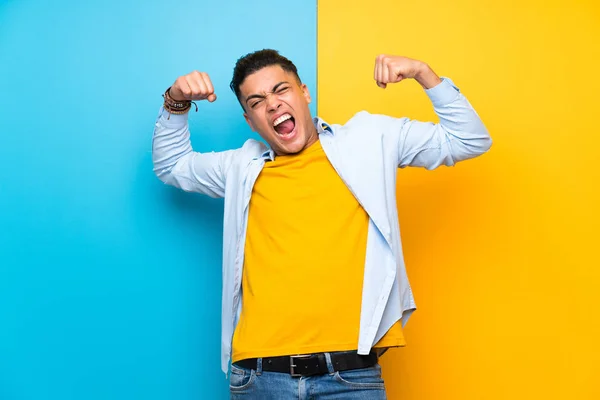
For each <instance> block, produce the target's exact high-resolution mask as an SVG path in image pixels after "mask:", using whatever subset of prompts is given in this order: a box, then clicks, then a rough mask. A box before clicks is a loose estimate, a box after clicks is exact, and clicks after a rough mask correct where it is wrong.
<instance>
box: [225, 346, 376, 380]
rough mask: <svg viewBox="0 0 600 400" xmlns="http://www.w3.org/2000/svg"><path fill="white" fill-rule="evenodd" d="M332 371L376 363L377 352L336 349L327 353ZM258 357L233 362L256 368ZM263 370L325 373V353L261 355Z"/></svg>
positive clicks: (243, 366) (327, 371)
mask: <svg viewBox="0 0 600 400" xmlns="http://www.w3.org/2000/svg"><path fill="white" fill-rule="evenodd" d="M329 354H330V355H331V363H332V364H333V370H334V371H347V370H351V369H359V368H368V367H372V366H374V365H375V364H377V358H378V357H377V353H375V351H371V353H369V354H368V355H359V354H358V353H357V352H356V350H355V351H338V352H333V353H329ZM257 363H258V359H256V358H247V359H245V360H240V361H237V362H235V363H234V364H235V365H236V366H238V367H242V368H247V369H254V370H256V369H257ZM262 369H263V371H270V372H283V373H286V374H290V375H291V376H293V377H300V376H310V375H319V374H327V373H329V370H328V369H327V361H326V359H325V353H315V354H305V355H296V356H280V357H263V359H262Z"/></svg>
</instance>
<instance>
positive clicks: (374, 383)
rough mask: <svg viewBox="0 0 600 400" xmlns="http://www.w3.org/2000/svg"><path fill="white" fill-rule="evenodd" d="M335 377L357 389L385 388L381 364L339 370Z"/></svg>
mask: <svg viewBox="0 0 600 400" xmlns="http://www.w3.org/2000/svg"><path fill="white" fill-rule="evenodd" d="M334 378H335V380H336V381H338V382H340V383H342V384H344V385H346V386H349V387H354V388H357V389H385V384H384V382H383V378H382V377H381V367H380V366H379V364H376V365H375V366H373V367H369V368H361V369H352V370H348V371H337V372H336V373H335V374H334Z"/></svg>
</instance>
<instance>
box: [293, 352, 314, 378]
mask: <svg viewBox="0 0 600 400" xmlns="http://www.w3.org/2000/svg"><path fill="white" fill-rule="evenodd" d="M310 356H311V355H310V354H297V355H295V356H290V375H291V376H292V378H299V377H301V376H302V374H297V373H296V371H295V370H294V368H296V366H297V365H296V364H294V360H295V359H296V358H308V357H310Z"/></svg>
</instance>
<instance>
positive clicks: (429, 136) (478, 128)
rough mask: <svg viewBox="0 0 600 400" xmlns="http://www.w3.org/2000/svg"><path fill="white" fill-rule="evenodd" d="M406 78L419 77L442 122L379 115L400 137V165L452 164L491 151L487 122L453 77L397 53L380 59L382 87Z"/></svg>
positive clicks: (377, 76)
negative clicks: (442, 74) (446, 76)
mask: <svg viewBox="0 0 600 400" xmlns="http://www.w3.org/2000/svg"><path fill="white" fill-rule="evenodd" d="M403 79H415V80H416V81H417V82H418V83H419V84H420V85H421V86H422V87H423V88H424V89H425V92H426V93H427V95H428V96H429V98H430V100H431V102H432V104H433V107H434V110H435V112H436V114H437V115H438V117H439V120H440V122H439V123H438V124H434V123H430V122H419V121H411V120H409V119H407V118H400V119H398V118H391V117H385V116H380V117H379V118H380V121H379V122H380V123H381V124H383V125H384V129H385V131H386V132H389V134H391V135H394V137H395V139H396V140H397V145H398V166H399V167H406V166H417V167H424V168H427V169H434V168H437V167H439V166H440V165H447V166H451V165H454V164H455V163H456V162H458V161H463V160H467V159H470V158H473V157H476V156H478V155H481V154H483V153H485V152H486V151H487V150H489V148H490V146H491V144H492V140H491V138H490V135H489V133H488V132H487V130H486V128H485V126H484V124H483V122H482V121H481V119H480V118H479V116H478V115H477V113H476V112H475V110H474V109H473V107H472V106H471V105H470V104H469V102H468V101H467V99H466V98H465V97H464V96H463V95H462V94H461V93H460V92H459V90H458V88H456V87H455V86H454V85H453V83H452V82H451V81H450V80H449V79H443V80H441V79H440V78H439V77H438V76H437V75H436V74H435V72H433V70H432V69H431V68H430V67H429V66H428V65H427V64H425V63H423V62H421V61H417V60H411V59H408V58H405V57H394V56H391V57H389V56H379V57H378V58H377V62H376V67H375V80H376V81H377V84H378V85H379V86H380V87H382V88H385V87H386V85H387V84H388V83H396V82H400V81H402V80H403Z"/></svg>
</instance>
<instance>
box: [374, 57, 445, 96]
mask: <svg viewBox="0 0 600 400" xmlns="http://www.w3.org/2000/svg"><path fill="white" fill-rule="evenodd" d="M374 78H375V81H376V82H377V86H379V87H380V88H382V89H385V88H386V87H387V84H388V83H398V82H400V81H402V80H403V79H415V80H416V81H417V82H419V83H420V84H421V86H423V88H425V89H429V88H432V87H434V86H435V85H437V84H438V83H440V82H441V81H442V80H441V79H440V78H439V77H438V76H437V75H436V74H435V72H433V70H432V69H431V68H429V66H428V65H427V64H425V63H424V62H422V61H419V60H413V59H412V58H408V57H402V56H390V55H385V54H381V55H379V56H377V58H376V59H375V73H374Z"/></svg>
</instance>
